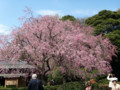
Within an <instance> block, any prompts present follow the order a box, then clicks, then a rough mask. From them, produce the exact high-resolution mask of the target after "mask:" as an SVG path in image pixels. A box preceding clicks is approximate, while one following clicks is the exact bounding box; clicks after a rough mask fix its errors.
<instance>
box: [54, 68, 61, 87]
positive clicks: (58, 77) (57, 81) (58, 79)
mask: <svg viewBox="0 0 120 90" xmlns="http://www.w3.org/2000/svg"><path fill="white" fill-rule="evenodd" d="M53 80H54V82H55V84H56V85H59V84H63V75H62V73H61V72H60V71H59V70H55V74H54V75H53Z"/></svg>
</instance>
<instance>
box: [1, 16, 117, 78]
mask: <svg viewBox="0 0 120 90" xmlns="http://www.w3.org/2000/svg"><path fill="white" fill-rule="evenodd" d="M1 37H2V38H4V37H3V36H1ZM10 37H11V40H9V41H10V43H8V44H7V45H6V40H7V39H1V43H0V44H1V46H2V47H1V48H0V59H1V60H8V59H12V60H13V61H14V60H23V61H26V62H27V63H28V64H30V65H33V66H35V70H33V71H32V72H37V73H39V74H41V76H43V77H45V76H47V75H48V74H49V73H53V72H54V70H55V69H56V68H58V67H59V69H60V70H61V72H62V74H63V75H67V76H70V75H75V76H78V77H80V78H83V79H84V78H85V75H86V74H87V75H89V76H90V77H92V76H96V75H101V74H106V73H109V72H111V70H112V69H111V65H110V62H111V60H112V56H113V55H115V51H116V49H115V47H114V46H113V45H112V44H111V43H110V41H109V40H108V39H103V37H102V36H101V35H99V36H94V35H93V30H92V28H91V27H89V26H82V25H81V24H80V23H77V22H76V23H75V24H73V23H72V22H71V21H62V20H59V19H58V18H56V17H52V16H44V17H38V18H30V19H29V20H25V22H24V24H23V25H22V26H21V27H19V28H16V29H14V30H13V32H12V33H11V36H10ZM5 38H6V37H5ZM3 42H4V43H3ZM3 44H5V45H3ZM3 67H4V66H3ZM29 72H30V71H28V72H27V73H29ZM17 73H18V72H17Z"/></svg>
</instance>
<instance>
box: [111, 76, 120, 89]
mask: <svg viewBox="0 0 120 90" xmlns="http://www.w3.org/2000/svg"><path fill="white" fill-rule="evenodd" d="M117 81H118V79H117V78H114V79H113V80H112V83H113V86H112V90H120V85H119V84H117Z"/></svg>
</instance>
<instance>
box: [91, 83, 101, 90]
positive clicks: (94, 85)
mask: <svg viewBox="0 0 120 90" xmlns="http://www.w3.org/2000/svg"><path fill="white" fill-rule="evenodd" d="M91 90H99V85H98V84H97V83H94V84H92V86H91Z"/></svg>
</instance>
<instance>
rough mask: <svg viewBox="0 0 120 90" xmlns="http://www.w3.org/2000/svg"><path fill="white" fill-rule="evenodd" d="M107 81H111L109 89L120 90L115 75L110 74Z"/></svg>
mask: <svg viewBox="0 0 120 90" xmlns="http://www.w3.org/2000/svg"><path fill="white" fill-rule="evenodd" d="M107 79H108V80H109V88H110V89H111V90H120V85H119V84H117V81H118V78H116V77H115V76H114V75H113V74H108V76H107Z"/></svg>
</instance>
